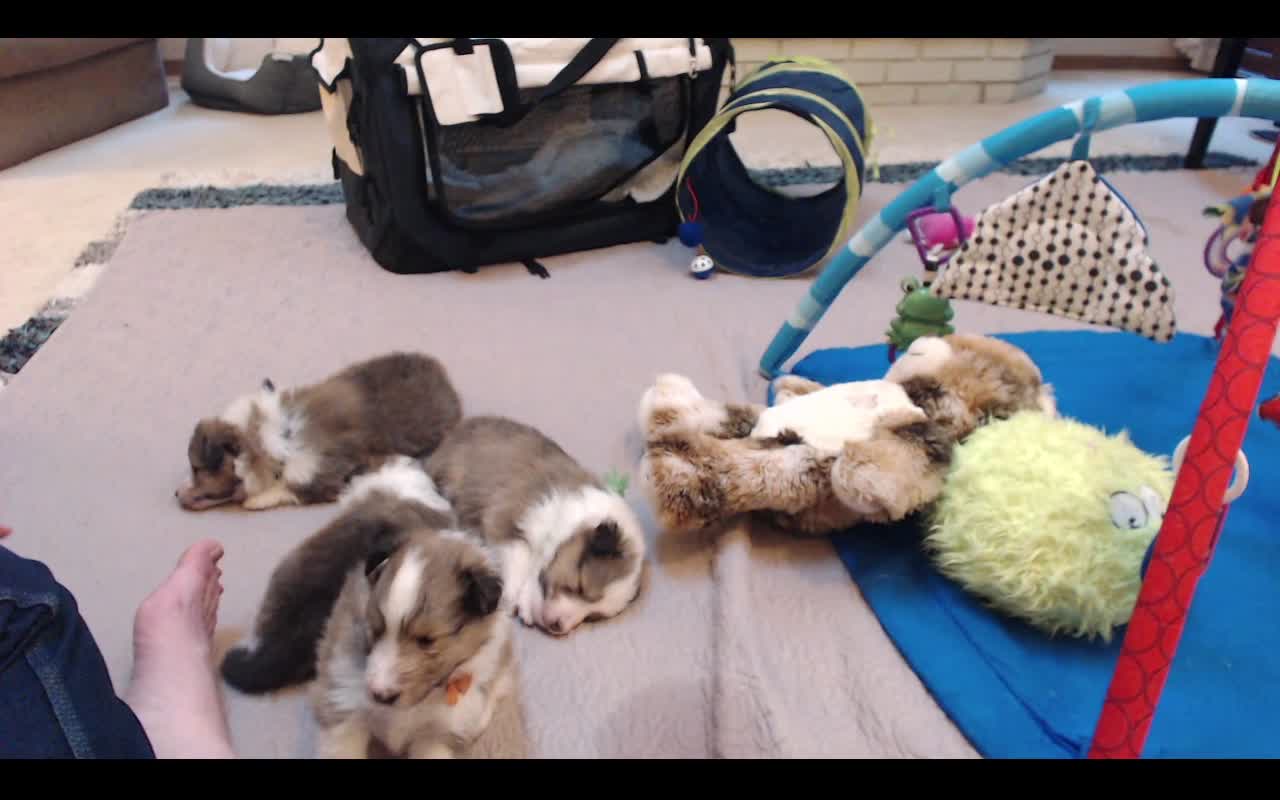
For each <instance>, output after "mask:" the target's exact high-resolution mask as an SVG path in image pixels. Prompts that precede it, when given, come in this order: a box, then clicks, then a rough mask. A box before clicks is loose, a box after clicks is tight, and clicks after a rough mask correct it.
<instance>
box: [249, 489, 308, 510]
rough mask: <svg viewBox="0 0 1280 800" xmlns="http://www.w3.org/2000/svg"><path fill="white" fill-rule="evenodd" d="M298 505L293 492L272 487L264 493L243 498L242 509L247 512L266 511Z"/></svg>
mask: <svg viewBox="0 0 1280 800" xmlns="http://www.w3.org/2000/svg"><path fill="white" fill-rule="evenodd" d="M298 504H299V501H298V498H297V496H296V495H294V493H293V492H291V491H289V490H288V489H285V488H283V487H280V486H273V487H272V488H270V489H268V490H266V491H265V492H262V493H260V494H255V495H253V496H251V497H247V498H245V501H244V503H243V507H244V508H245V509H247V510H249V511H266V510H267V509H270V508H276V507H278V506H295V505H298Z"/></svg>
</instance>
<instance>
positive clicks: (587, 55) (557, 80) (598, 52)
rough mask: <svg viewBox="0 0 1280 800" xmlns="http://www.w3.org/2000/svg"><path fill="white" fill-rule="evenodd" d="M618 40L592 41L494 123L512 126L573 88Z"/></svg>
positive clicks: (499, 116) (499, 115)
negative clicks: (544, 84) (539, 87)
mask: <svg viewBox="0 0 1280 800" xmlns="http://www.w3.org/2000/svg"><path fill="white" fill-rule="evenodd" d="M618 41H619V40H618V39H616V38H614V39H592V40H591V41H589V42H587V44H586V45H585V46H584V47H583V48H582V49H581V50H579V51H578V52H577V54H576V55H574V57H573V58H572V59H571V60H570V61H569V63H568V64H565V65H564V68H563V69H561V70H560V72H559V73H557V74H556V76H555V77H554V78H552V79H551V82H550V83H548V84H547V85H546V86H544V87H542V88H541V89H539V90H538V92H537V93H536V94H535V95H534V96H533V97H531V98H530V99H529V101H528V102H527V103H523V104H521V105H518V106H516V107H514V108H508V109H507V110H505V111H503V112H502V113H501V114H498V115H496V121H497V123H498V124H499V125H502V126H503V127H506V126H509V125H514V124H516V123H517V122H519V121H520V120H522V119H524V118H525V116H526V115H528V113H529V112H530V111H532V110H533V108H534V106H536V105H538V103H541V102H542V101H543V100H546V99H547V98H549V97H554V96H555V95H557V94H559V93H561V92H563V91H564V90H565V89H568V88H569V87H570V86H573V85H574V84H575V83H577V82H578V81H580V80H582V79H583V78H584V77H585V76H586V74H587V73H588V72H590V71H591V70H593V69H595V66H596V64H599V63H600V60H601V59H603V58H604V57H605V55H607V54H608V52H609V51H610V50H612V49H613V46H614V45H615V44H617V43H618Z"/></svg>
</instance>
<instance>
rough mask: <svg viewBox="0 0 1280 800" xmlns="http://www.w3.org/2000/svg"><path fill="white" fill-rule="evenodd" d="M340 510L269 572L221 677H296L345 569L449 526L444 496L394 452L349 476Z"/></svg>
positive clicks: (309, 671)
mask: <svg viewBox="0 0 1280 800" xmlns="http://www.w3.org/2000/svg"><path fill="white" fill-rule="evenodd" d="M339 503H340V504H341V507H342V510H341V512H340V513H339V514H338V516H337V517H335V518H334V519H333V521H332V522H330V523H329V524H328V525H326V526H325V527H323V528H321V529H320V530H319V531H318V532H316V533H314V534H312V535H311V536H310V537H308V538H307V539H305V540H304V541H303V542H302V543H301V544H299V545H298V546H297V547H295V548H294V549H293V550H292V551H291V552H290V553H289V554H288V555H287V556H286V557H285V559H284V560H283V561H281V562H280V564H279V566H277V567H276V569H275V570H274V571H273V572H272V574H271V579H270V581H269V582H268V584H267V591H266V594H265V597H264V598H263V601H262V605H261V606H260V607H259V609H258V615H257V618H256V620H255V621H254V627H253V632H252V634H251V635H250V636H249V637H248V638H247V639H246V640H245V641H243V642H241V643H239V644H237V645H236V646H235V647H234V648H232V649H231V650H230V651H229V652H228V653H227V655H226V657H225V658H224V659H223V662H222V675H223V677H224V678H225V679H226V681H227V683H229V684H230V685H232V686H234V687H235V688H237V689H239V690H240V691H242V692H245V693H247V694H259V693H262V692H270V691H275V690H277V689H282V688H284V687H287V686H293V685H296V684H300V683H304V682H306V681H309V680H311V679H312V678H314V677H315V674H316V647H317V645H318V644H319V642H320V637H321V635H322V634H323V632H324V626H325V621H326V620H327V619H328V618H329V615H330V614H331V613H332V611H333V607H334V603H335V602H337V599H338V594H339V593H340V592H341V591H342V585H343V583H344V582H345V580H346V577H347V574H348V573H349V572H350V571H351V569H352V568H354V567H357V566H361V565H363V564H364V563H365V562H366V561H367V560H368V559H369V558H370V556H371V555H373V554H386V553H389V552H391V551H393V550H395V549H396V548H397V547H398V546H399V545H400V543H401V542H402V541H403V540H404V538H405V537H406V536H407V535H408V533H409V532H410V531H413V530H418V529H422V528H430V529H433V530H438V531H446V530H451V529H454V528H456V527H457V522H456V520H455V519H454V516H453V511H452V509H450V507H449V503H448V502H447V501H446V500H445V499H444V498H442V497H441V496H440V494H439V493H438V492H437V491H436V488H435V486H434V484H432V483H431V479H430V478H429V477H427V474H426V473H425V472H423V470H422V466H421V464H419V463H418V462H417V461H415V460H413V459H411V458H408V457H404V456H400V457H397V458H395V459H392V460H391V461H389V462H387V463H386V464H384V465H383V466H382V467H381V468H379V469H378V470H376V471H374V472H369V473H365V474H363V475H360V476H358V477H357V478H355V479H353V480H352V482H351V484H350V486H348V487H347V489H346V490H345V491H344V492H343V494H342V496H341V497H340V498H339Z"/></svg>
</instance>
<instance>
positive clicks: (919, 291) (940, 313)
mask: <svg viewBox="0 0 1280 800" xmlns="http://www.w3.org/2000/svg"><path fill="white" fill-rule="evenodd" d="M902 291H903V293H904V296H903V298H902V299H901V300H900V301H898V308H897V311H898V316H897V318H896V319H894V320H893V322H891V323H889V330H888V331H886V332H885V335H887V336H888V337H889V363H891V364H892V363H893V362H894V361H895V360H896V359H897V358H898V351H900V350H906V349H907V348H908V347H910V346H911V343H912V342H914V341H915V340H916V339H919V338H920V337H921V336H946V335H948V334H952V333H955V332H956V329H955V328H954V327H952V326H951V325H950V324H949V323H950V322H951V319H952V317H954V316H955V311H954V310H952V308H951V302H950V301H949V300H947V299H946V298H945V297H938V296H936V295H934V294H933V293H932V292H930V291H929V287H927V286H922V285H921V284H920V281H919V280H917V279H916V278H914V277H912V278H906V279H904V280H903V281H902Z"/></svg>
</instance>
